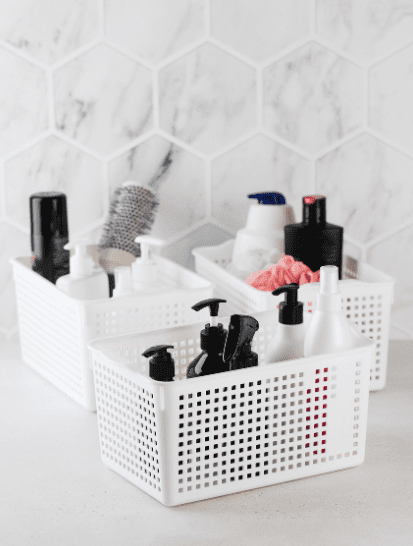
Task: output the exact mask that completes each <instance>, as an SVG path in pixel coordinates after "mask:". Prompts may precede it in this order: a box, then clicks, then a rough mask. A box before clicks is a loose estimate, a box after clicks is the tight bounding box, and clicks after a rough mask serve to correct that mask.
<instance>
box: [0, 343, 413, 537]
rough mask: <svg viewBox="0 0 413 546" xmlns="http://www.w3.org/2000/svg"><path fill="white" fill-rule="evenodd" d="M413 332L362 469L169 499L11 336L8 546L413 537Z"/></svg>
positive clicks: (1, 466)
mask: <svg viewBox="0 0 413 546" xmlns="http://www.w3.org/2000/svg"><path fill="white" fill-rule="evenodd" d="M412 355H413V342H410V341H392V342H390V354H389V365H388V377H387V386H386V388H385V389H384V390H383V391H381V392H376V393H372V394H371V395H370V401H369V423H368V430H367V447H366V459H365V462H364V464H362V465H361V466H359V467H356V468H352V469H348V470H341V471H338V472H333V473H330V474H324V475H320V476H316V477H312V478H306V479H302V480H296V481H292V482H288V483H284V484H279V485H273V486H269V487H264V488H261V489H255V490H252V491H247V492H245V493H237V494H235V495H227V496H225V497H219V498H216V499H211V500H207V501H201V502H197V503H192V504H187V505H184V506H178V507H175V508H167V507H164V506H163V505H162V504H160V503H159V502H157V501H156V500H154V499H153V498H152V497H150V496H149V495H147V494H145V493H143V492H142V491H141V490H140V489H138V488H137V487H135V486H134V485H132V484H130V483H129V482H128V481H126V480H125V479H123V478H121V477H120V476H118V475H117V474H115V473H114V472H112V471H111V470H109V469H108V468H106V467H105V466H104V465H103V464H102V463H101V461H100V453H99V440H98V430H97V418H96V414H93V413H89V412H87V411H86V410H84V409H83V408H81V407H80V406H78V405H77V404H76V403H75V402H72V400H71V399H69V398H67V397H66V396H65V395H64V394H62V393H60V391H59V390H57V389H56V388H55V387H53V386H52V385H50V384H49V383H48V382H47V381H46V380H44V379H43V378H42V377H40V376H39V375H38V374H37V373H36V372H34V371H33V370H32V369H31V368H29V367H28V366H26V365H25V364H23V363H22V361H21V359H20V354H19V348H18V345H17V344H16V342H8V343H6V342H3V343H2V344H1V345H0V545H1V546H49V545H50V546H69V545H70V546H71V545H73V546H75V545H76V546H89V545H95V544H96V545H99V546H109V545H110V546H128V545H131V546H132V545H133V546H211V545H223V546H232V545H234V546H244V545H259V546H261V545H262V546H267V545H268V546H270V545H271V546H275V545H280V546H290V545H293V546H295V545H297V546H298V545H299V546H312V545H314V546H315V545H316V546H324V545H325V546H344V545H346V546H347V545H348V546H377V545H380V544H383V545H397V546H404V545H405V546H412V545H413V470H412V468H413V359H412Z"/></svg>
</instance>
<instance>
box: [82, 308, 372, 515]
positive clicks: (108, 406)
mask: <svg viewBox="0 0 413 546" xmlns="http://www.w3.org/2000/svg"><path fill="white" fill-rule="evenodd" d="M254 316H255V317H256V318H257V320H258V321H259V324H260V329H259V331H258V332H257V333H256V335H255V338H254V340H253V344H252V349H253V351H255V352H256V353H258V356H259V361H263V358H264V355H265V351H266V347H267V345H268V343H269V341H270V340H271V339H272V337H273V335H274V333H275V329H276V320H275V317H274V311H270V312H260V313H255V314H254ZM219 321H220V322H222V323H223V324H224V327H227V326H228V322H229V318H224V319H220V320H219ZM203 327H204V323H203V322H200V323H198V324H193V325H188V326H181V327H177V328H172V329H166V330H158V331H154V332H147V333H141V334H135V335H127V336H117V337H113V338H108V339H102V340H95V341H92V342H90V343H89V344H88V347H89V349H90V352H91V360H92V363H93V369H94V374H95V389H96V400H97V416H98V424H99V437H100V446H101V455H102V461H103V463H104V464H105V465H106V466H108V467H109V468H111V469H113V470H114V471H115V472H117V473H118V474H120V475H121V476H123V477H124V478H126V479H127V480H128V481H130V482H131V483H133V484H135V485H136V486H138V487H139V488H141V489H142V490H143V491H146V492H147V493H148V494H149V495H151V496H152V497H154V498H155V499H157V500H158V501H160V502H161V503H163V504H165V505H167V506H175V505H180V504H185V503H188V502H193V501H199V500H203V499H209V498H212V497H218V496H220V495H227V494H230V493H236V492H240V491H246V490H248V489H254V488H257V487H263V486H267V485H272V484H277V483H281V482H286V481H290V480H294V479H299V478H303V477H307V476H314V475H317V474H324V473H326V472H331V471H333V470H339V469H344V468H349V467H354V466H357V465H359V464H361V463H362V462H363V460H364V453H365V442H366V427H367V410H368V398H369V381H370V379H369V371H370V367H371V362H372V360H373V358H374V352H375V344H374V342H373V341H372V340H371V339H369V338H367V337H365V336H362V335H358V342H357V347H356V348H354V349H351V350H348V351H343V352H340V353H335V354H326V355H320V356H314V357H310V358H301V359H295V360H289V361H285V362H280V363H275V364H269V365H265V366H258V367H254V368H247V369H243V370H236V371H229V372H224V373H220V374H215V375H209V376H206V377H200V378H195V379H186V369H187V366H188V364H189V362H190V361H192V360H193V359H194V358H195V357H196V356H197V355H198V354H199V352H200V349H199V342H200V340H199V333H200V330H201V329H202V328H203ZM157 344H168V345H173V346H174V349H173V350H171V353H172V356H173V358H174V360H175V371H176V376H175V381H173V382H169V383H162V382H159V381H155V380H153V379H151V378H149V376H148V361H147V359H146V358H144V357H142V356H141V355H142V353H143V352H144V351H145V350H146V349H147V348H149V347H150V346H152V345H157Z"/></svg>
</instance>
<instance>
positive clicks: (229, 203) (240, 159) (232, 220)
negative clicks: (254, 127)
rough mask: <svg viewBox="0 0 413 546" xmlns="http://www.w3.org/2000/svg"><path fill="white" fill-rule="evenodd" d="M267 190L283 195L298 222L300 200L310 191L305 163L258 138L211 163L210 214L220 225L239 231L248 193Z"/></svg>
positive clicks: (271, 141) (281, 148) (307, 164)
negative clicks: (291, 207)
mask: <svg viewBox="0 0 413 546" xmlns="http://www.w3.org/2000/svg"><path fill="white" fill-rule="evenodd" d="M271 190H272V191H279V192H281V193H282V194H283V195H284V197H285V198H286V201H287V203H288V204H289V205H292V206H293V208H294V212H295V216H296V221H297V222H298V221H300V220H301V208H302V206H301V198H302V196H303V195H305V194H306V193H308V192H309V191H311V187H310V181H309V162H308V161H307V160H306V159H304V158H303V157H301V156H299V155H297V154H296V153H294V152H292V151H291V150H289V149H288V148H285V147H284V146H282V145H280V144H278V143H276V142H274V141H273V140H271V139H270V138H267V137H266V136H263V135H258V136H256V137H254V138H252V139H250V140H248V141H247V142H245V143H244V144H241V145H239V146H237V147H236V148H234V149H233V150H231V151H229V152H227V153H225V154H224V155H222V156H221V157H219V158H217V159H215V160H214V161H213V163H212V213H213V216H214V217H215V218H216V219H217V220H219V221H220V222H221V224H222V225H223V226H228V227H229V228H230V229H233V230H238V229H241V228H243V227H244V226H245V223H246V221H247V215H248V209H249V206H250V204H251V201H250V199H248V197H247V196H248V194H249V193H255V192H260V191H271ZM253 202H254V203H256V202H257V201H256V200H254V201H253Z"/></svg>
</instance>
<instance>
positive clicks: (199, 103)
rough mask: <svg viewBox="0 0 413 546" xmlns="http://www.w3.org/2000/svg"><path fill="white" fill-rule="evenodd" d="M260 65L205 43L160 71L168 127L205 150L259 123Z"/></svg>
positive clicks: (162, 108) (162, 106) (164, 120)
mask: <svg viewBox="0 0 413 546" xmlns="http://www.w3.org/2000/svg"><path fill="white" fill-rule="evenodd" d="M255 86H256V82H255V70H254V69H253V68H251V67H250V66H247V65H246V64H245V63H243V62H241V61H239V60H238V59H235V58H234V57H232V56H231V55H228V54H227V53H225V52H224V51H221V50H219V49H218V48H217V47H215V46H213V45H211V44H205V45H203V46H201V47H199V48H197V49H196V50H195V51H194V52H192V53H190V54H188V55H186V56H185V57H183V58H182V59H179V60H178V61H176V62H174V63H172V64H171V65H170V66H168V67H166V68H164V69H163V70H162V71H161V72H160V116H161V118H160V123H161V127H162V129H164V130H165V131H167V132H168V133H170V134H172V135H173V136H176V137H178V138H180V139H182V140H183V141H185V142H187V143H188V144H191V145H192V146H194V147H195V148H197V149H199V150H201V151H202V152H205V153H210V152H213V151H215V150H217V149H218V148H219V147H221V146H224V145H226V144H228V143H230V142H231V141H232V140H234V139H236V138H238V137H240V136H242V135H243V134H245V133H246V132H247V131H249V130H251V129H253V128H254V126H255V124H256V94H255V93H256V87H255Z"/></svg>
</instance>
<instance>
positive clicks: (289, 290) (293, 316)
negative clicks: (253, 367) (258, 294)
mask: <svg viewBox="0 0 413 546" xmlns="http://www.w3.org/2000/svg"><path fill="white" fill-rule="evenodd" d="M299 288H300V285H298V284H296V283H291V284H286V285H285V286H280V288H277V289H276V290H274V292H273V293H272V294H273V295H274V296H278V295H279V294H283V293H285V301H282V302H281V303H280V305H279V316H278V325H277V330H276V332H275V336H274V337H273V339H272V340H271V341H270V343H269V344H268V348H267V353H266V356H265V364H271V363H272V362H280V361H281V360H292V359H294V358H302V357H303V355H304V335H305V330H304V322H303V318H304V317H303V304H302V302H301V301H297V290H298V289H299Z"/></svg>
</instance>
